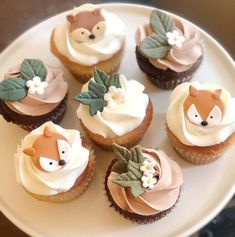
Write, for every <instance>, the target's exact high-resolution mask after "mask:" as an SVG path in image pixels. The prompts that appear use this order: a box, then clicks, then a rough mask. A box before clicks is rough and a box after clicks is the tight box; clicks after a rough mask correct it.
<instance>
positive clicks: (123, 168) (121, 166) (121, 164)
mask: <svg viewBox="0 0 235 237" xmlns="http://www.w3.org/2000/svg"><path fill="white" fill-rule="evenodd" d="M112 171H114V172H116V173H118V174H122V173H126V172H127V162H126V161H121V160H119V161H117V162H116V163H115V164H114V165H113V166H112Z"/></svg>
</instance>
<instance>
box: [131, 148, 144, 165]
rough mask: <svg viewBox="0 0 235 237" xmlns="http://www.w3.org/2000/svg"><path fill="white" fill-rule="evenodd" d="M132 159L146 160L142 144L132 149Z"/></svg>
mask: <svg viewBox="0 0 235 237" xmlns="http://www.w3.org/2000/svg"><path fill="white" fill-rule="evenodd" d="M131 160H132V161H134V162H136V163H143V162H144V156H143V153H142V151H141V146H139V145H138V146H135V147H133V148H132V149H131Z"/></svg>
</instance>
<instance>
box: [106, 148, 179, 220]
mask: <svg viewBox="0 0 235 237" xmlns="http://www.w3.org/2000/svg"><path fill="white" fill-rule="evenodd" d="M113 151H114V160H113V161H112V163H111V164H110V166H109V168H108V170H107V172H106V177H105V190H106V194H107V196H108V199H109V201H110V203H111V206H112V207H113V208H114V209H115V210H116V211H117V212H118V213H120V214H121V215H122V216H123V217H124V218H126V219H129V220H130V221H132V222H135V223H138V224H147V223H151V222H154V221H156V220H158V219H160V218H162V217H163V216H165V215H166V214H167V213H169V212H170V211H171V210H172V208H173V207H174V206H175V204H176V202H177V200H178V198H179V195H180V190H181V186H182V184H183V175H182V171H181V168H180V166H179V165H178V164H177V163H176V162H175V161H173V160H171V159H169V158H168V156H167V155H166V154H165V153H164V152H163V151H160V150H156V149H150V148H144V147H141V146H135V147H133V148H132V149H131V150H128V149H126V148H125V147H122V146H119V145H117V144H114V145H113Z"/></svg>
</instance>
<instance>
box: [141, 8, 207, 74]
mask: <svg viewBox="0 0 235 237" xmlns="http://www.w3.org/2000/svg"><path fill="white" fill-rule="evenodd" d="M136 43H137V46H138V49H139V51H140V53H141V54H142V55H144V56H145V57H146V58H148V60H149V62H150V63H151V64H152V65H153V66H154V67H156V68H158V69H162V70H166V69H168V68H170V69H171V70H173V71H175V72H183V71H186V70H188V69H189V68H190V67H192V65H193V64H195V63H196V62H197V60H198V59H199V58H200V57H201V56H202V54H203V50H202V45H201V39H200V35H199V32H198V30H197V29H196V28H195V27H194V26H193V25H192V24H190V23H188V22H187V21H185V20H182V19H180V18H178V17H172V18H171V17H170V16H168V15H167V14H165V13H163V12H161V11H158V10H154V11H152V13H151V16H150V23H149V24H144V25H141V26H139V27H138V29H137V32H136Z"/></svg>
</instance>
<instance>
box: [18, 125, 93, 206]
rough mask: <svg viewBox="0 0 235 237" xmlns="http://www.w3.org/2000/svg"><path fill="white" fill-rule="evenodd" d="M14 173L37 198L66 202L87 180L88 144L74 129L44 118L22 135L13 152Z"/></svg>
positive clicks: (90, 170) (90, 171)
mask: <svg viewBox="0 0 235 237" xmlns="http://www.w3.org/2000/svg"><path fill="white" fill-rule="evenodd" d="M15 168H16V177H17V181H18V183H19V184H20V185H22V186H23V188H24V189H25V191H26V192H27V193H28V194H30V195H31V196H32V197H34V198H36V199H38V200H40V201H48V202H55V203H61V202H69V201H72V200H73V199H75V198H77V197H78V196H79V195H80V194H81V193H82V192H83V191H84V190H85V189H86V188H87V186H88V184H89V183H90V180H91V177H92V175H93V171H94V155H93V150H92V147H91V144H90V143H89V142H88V141H87V140H86V139H85V138H81V137H80V133H79V131H77V130H72V129H63V128H62V127H60V126H58V125H55V124H53V123H52V122H47V123H45V124H43V125H42V126H40V127H39V128H37V129H35V130H33V131H32V132H31V133H30V134H28V135H27V136H26V137H25V138H23V139H22V142H21V144H20V145H19V146H18V149H17V153H16V154H15Z"/></svg>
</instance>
